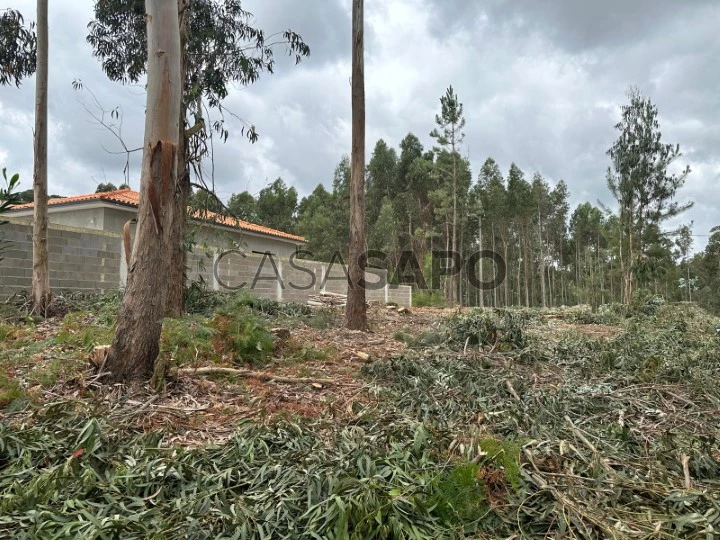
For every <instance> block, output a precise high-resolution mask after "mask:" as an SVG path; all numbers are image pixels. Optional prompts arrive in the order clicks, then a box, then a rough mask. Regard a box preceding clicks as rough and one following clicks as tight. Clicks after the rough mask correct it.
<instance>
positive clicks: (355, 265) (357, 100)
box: [346, 0, 367, 330]
mask: <svg viewBox="0 0 720 540" xmlns="http://www.w3.org/2000/svg"><path fill="white" fill-rule="evenodd" d="M363 3H364V2H363V0H353V14H352V158H351V164H350V263H349V271H348V279H349V281H350V283H349V284H348V299H347V307H346V316H347V327H348V328H350V329H351V330H364V329H365V328H366V327H367V312H366V307H365V287H364V282H365V262H366V261H365V260H364V257H362V255H363V252H364V251H365V61H364V54H365V43H364V41H365V38H364V28H363V24H364V23H363V9H364V6H363Z"/></svg>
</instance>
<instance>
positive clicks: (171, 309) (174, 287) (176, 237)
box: [165, 0, 190, 318]
mask: <svg viewBox="0 0 720 540" xmlns="http://www.w3.org/2000/svg"><path fill="white" fill-rule="evenodd" d="M187 10H188V5H187V0H178V14H179V15H178V18H179V22H178V27H179V30H180V69H181V77H182V81H183V85H185V84H186V83H187V68H188V57H187V38H188V36H187V33H188V12H187ZM185 95H186V94H185V91H184V88H183V98H182V104H181V106H180V118H179V129H180V135H179V139H178V143H179V144H178V165H177V168H178V174H177V176H178V189H177V191H176V192H175V196H174V198H173V204H174V209H173V212H174V218H175V219H174V220H173V225H172V228H171V231H170V235H171V238H170V246H171V254H170V277H169V284H168V298H167V306H166V309H165V312H166V315H167V316H168V317H173V318H179V317H181V316H182V314H183V312H184V311H185V269H186V266H187V251H186V250H185V234H186V232H187V222H188V218H187V206H188V199H189V198H190V167H189V164H188V160H187V145H188V135H187V133H186V132H185V119H186V118H187V102H186V98H185Z"/></svg>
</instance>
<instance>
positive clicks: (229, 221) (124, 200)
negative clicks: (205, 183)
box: [13, 189, 305, 242]
mask: <svg viewBox="0 0 720 540" xmlns="http://www.w3.org/2000/svg"><path fill="white" fill-rule="evenodd" d="M86 201H105V202H111V203H119V204H124V205H127V206H134V207H137V206H138V205H139V204H140V194H139V193H138V192H137V191H133V190H131V189H121V190H118V191H109V192H106V193H90V194H88V195H76V196H74V197H64V198H62V199H50V200H49V201H48V205H50V206H58V205H65V204H75V203H83V202H86ZM32 207H33V203H28V204H20V205H17V206H14V207H13V210H21V209H27V208H32ZM194 217H195V218H196V219H202V220H206V221H212V222H215V223H218V224H221V225H226V226H228V227H234V228H238V229H241V230H243V231H250V232H256V233H260V234H266V235H268V236H276V237H278V238H285V239H287V240H293V241H295V242H304V241H305V239H304V238H303V237H302V236H296V235H294V234H290V233H286V232H282V231H278V230H275V229H271V228H270V227H265V226H263V225H256V224H255V223H250V222H249V221H243V220H241V219H235V218H231V217H228V216H221V215H220V214H216V213H215V212H203V213H202V215H201V214H200V213H195V215H194Z"/></svg>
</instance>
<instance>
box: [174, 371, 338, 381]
mask: <svg viewBox="0 0 720 540" xmlns="http://www.w3.org/2000/svg"><path fill="white" fill-rule="evenodd" d="M177 374H178V375H234V376H235V377H244V378H247V379H257V380H259V381H266V382H278V383H284V384H326V385H337V384H339V383H338V382H337V381H334V380H333V379H314V378H310V377H303V378H296V377H282V376H280V375H270V374H269V373H261V372H259V371H249V370H247V369H232V368H223V367H205V368H197V369H192V368H185V369H178V371H177Z"/></svg>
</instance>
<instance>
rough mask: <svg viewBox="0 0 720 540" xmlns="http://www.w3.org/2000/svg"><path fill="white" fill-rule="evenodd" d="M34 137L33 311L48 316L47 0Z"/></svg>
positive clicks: (42, 8) (40, 17)
mask: <svg viewBox="0 0 720 540" xmlns="http://www.w3.org/2000/svg"><path fill="white" fill-rule="evenodd" d="M35 77H36V78H35V137H34V139H35V140H34V146H35V148H34V154H35V155H34V175H33V176H34V177H33V190H34V197H35V204H34V207H33V217H34V224H33V276H32V300H33V312H34V313H37V314H39V315H45V314H46V313H47V310H48V307H50V302H51V300H52V293H51V291H50V266H49V248H48V191H47V189H48V187H47V186H48V178H47V130H48V0H38V2H37V71H36V74H35Z"/></svg>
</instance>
